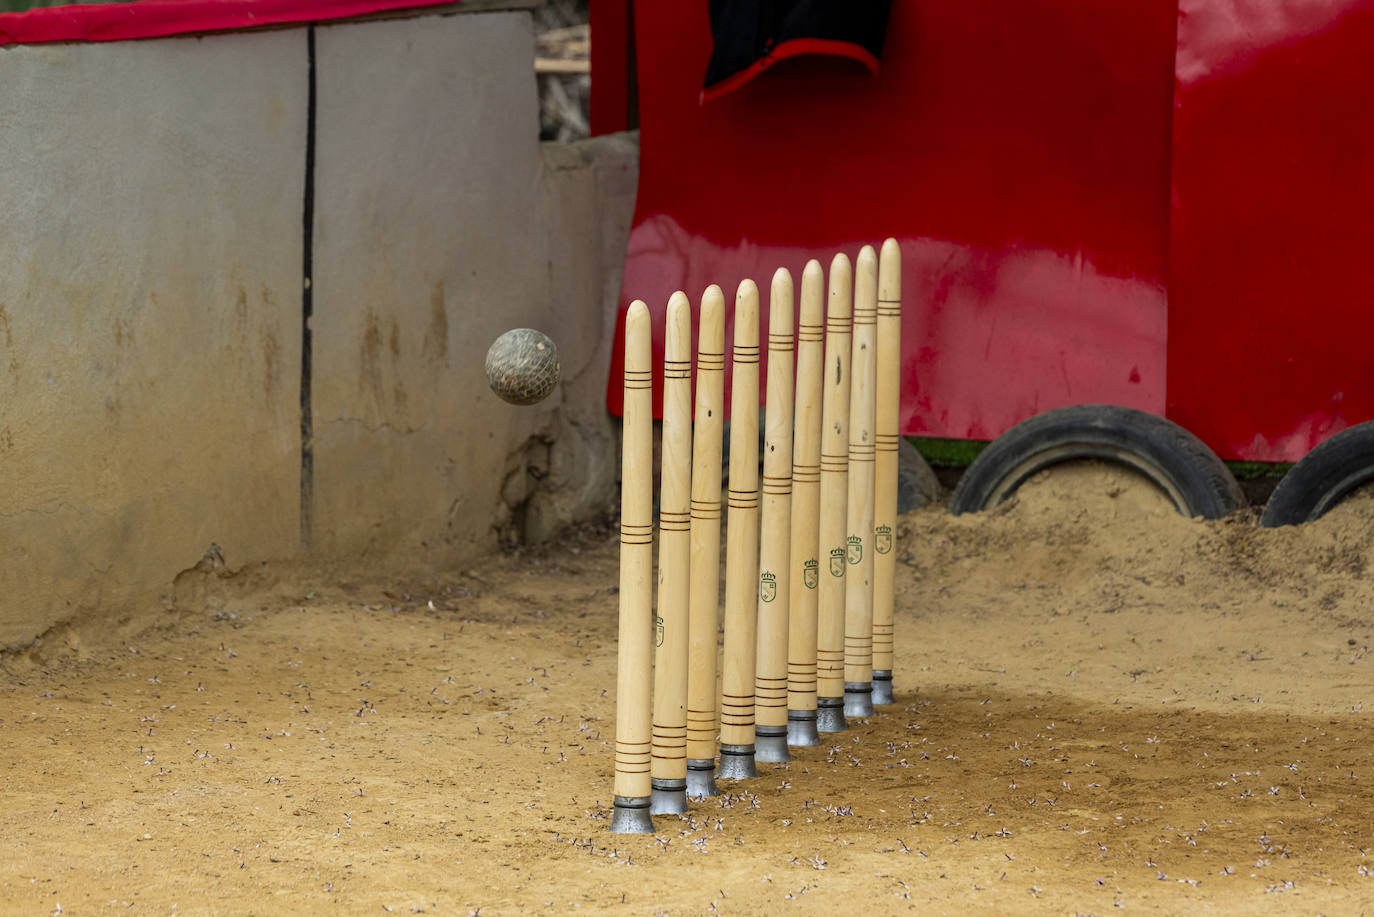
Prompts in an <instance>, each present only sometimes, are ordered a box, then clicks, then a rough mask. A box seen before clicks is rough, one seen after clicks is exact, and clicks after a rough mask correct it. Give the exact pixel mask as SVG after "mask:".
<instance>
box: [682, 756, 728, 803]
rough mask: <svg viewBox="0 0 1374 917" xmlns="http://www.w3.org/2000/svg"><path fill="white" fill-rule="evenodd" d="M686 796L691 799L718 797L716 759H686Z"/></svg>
mask: <svg viewBox="0 0 1374 917" xmlns="http://www.w3.org/2000/svg"><path fill="white" fill-rule="evenodd" d="M687 795H688V796H690V797H691V798H693V799H701V798H703V797H706V796H719V795H720V790H717V789H716V759H715V758H688V759H687Z"/></svg>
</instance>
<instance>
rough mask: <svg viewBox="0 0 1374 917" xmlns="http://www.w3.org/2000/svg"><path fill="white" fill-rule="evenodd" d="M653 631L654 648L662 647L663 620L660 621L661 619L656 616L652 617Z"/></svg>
mask: <svg viewBox="0 0 1374 917" xmlns="http://www.w3.org/2000/svg"><path fill="white" fill-rule="evenodd" d="M654 630H655V631H656V634H655V635H654V646H662V645H663V619H662V618H661V617H659V616H658V615H654Z"/></svg>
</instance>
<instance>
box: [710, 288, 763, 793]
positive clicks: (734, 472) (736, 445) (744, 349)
mask: <svg viewBox="0 0 1374 917" xmlns="http://www.w3.org/2000/svg"><path fill="white" fill-rule="evenodd" d="M729 485H730V493H729V513H728V515H727V518H726V525H727V529H726V542H725V647H724V651H723V652H722V660H721V695H720V766H719V767H718V768H717V769H716V779H717V780H740V779H744V778H746V777H757V776H758V770H757V768H755V766H754V647H755V644H756V642H757V639H758V621H757V613H758V608H757V607H756V603H757V599H756V598H755V596H756V595H757V592H756V589H757V583H758V568H759V288H758V287H757V286H756V285H755V284H754V281H752V280H745V281H743V282H742V283H741V284H740V285H739V290H738V292H737V293H736V294H735V341H734V357H733V363H732V366H731V382H730V480H729Z"/></svg>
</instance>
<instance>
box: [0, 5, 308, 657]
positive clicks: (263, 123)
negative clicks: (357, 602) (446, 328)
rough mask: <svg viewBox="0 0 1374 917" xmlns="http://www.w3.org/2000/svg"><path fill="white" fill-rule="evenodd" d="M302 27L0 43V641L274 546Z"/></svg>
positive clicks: (291, 342)
mask: <svg viewBox="0 0 1374 917" xmlns="http://www.w3.org/2000/svg"><path fill="white" fill-rule="evenodd" d="M304 61H305V35H304V32H302V31H277V32H260V33H254V34H241V35H221V36H214V37H205V38H186V39H175V40H166V41H156V42H126V43H114V44H90V45H50V46H24V47H12V48H6V49H4V52H3V54H0V84H3V86H4V91H3V92H0V125H3V129H0V213H2V214H3V215H4V216H3V219H0V252H4V253H5V261H4V264H5V266H4V268H3V269H0V552H2V553H0V558H2V559H0V647H7V646H9V647H13V646H19V645H24V644H26V643H28V642H30V641H32V640H33V639H34V638H35V637H36V636H37V635H39V634H41V633H43V632H44V631H46V630H47V629H48V628H50V627H52V626H53V625H55V624H57V623H59V622H61V621H63V620H66V619H68V618H70V617H72V616H73V615H76V614H78V613H80V612H84V611H95V610H100V611H102V613H127V612H128V611H129V610H130V609H143V608H147V607H149V606H152V607H159V605H158V603H159V600H160V597H161V596H163V595H165V594H167V593H168V592H169V591H170V589H171V586H172V581H173V578H174V577H175V576H176V574H177V571H178V570H184V569H186V568H189V567H191V566H192V565H194V564H195V563H196V562H197V561H198V560H199V559H200V558H201V557H202V555H204V554H205V552H206V549H207V546H208V545H209V543H210V542H212V541H214V542H217V543H218V544H219V545H220V546H222V548H223V550H224V553H225V555H226V556H227V557H228V558H229V562H230V563H231V564H234V565H241V564H243V563H245V562H248V561H252V560H255V559H262V558H267V557H279V556H282V555H285V554H289V553H290V552H291V551H292V550H294V548H295V546H296V543H297V518H296V505H297V494H298V472H297V468H298V465H297V462H296V455H297V453H298V449H299V445H298V433H297V429H298V421H299V414H298V409H297V405H298V399H299V394H298V381H299V370H298V357H299V353H300V283H301V231H300V212H301V200H302V193H303V192H302V187H303V170H302V168H301V162H302V157H303V154H304V143H305V131H304V125H305V105H306V80H305V71H304V67H303V64H304Z"/></svg>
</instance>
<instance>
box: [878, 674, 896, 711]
mask: <svg viewBox="0 0 1374 917" xmlns="http://www.w3.org/2000/svg"><path fill="white" fill-rule="evenodd" d="M895 703H897V701H896V700H895V699H893V697H892V672H891V671H886V672H884V671H881V670H879V669H874V670H873V706H875V707H877V706H879V705H883V706H886V705H887V704H895Z"/></svg>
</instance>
